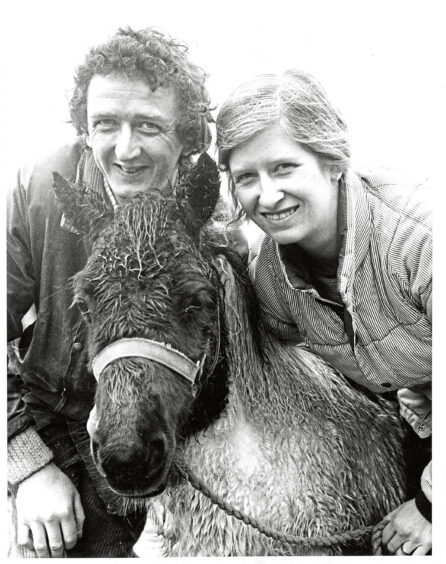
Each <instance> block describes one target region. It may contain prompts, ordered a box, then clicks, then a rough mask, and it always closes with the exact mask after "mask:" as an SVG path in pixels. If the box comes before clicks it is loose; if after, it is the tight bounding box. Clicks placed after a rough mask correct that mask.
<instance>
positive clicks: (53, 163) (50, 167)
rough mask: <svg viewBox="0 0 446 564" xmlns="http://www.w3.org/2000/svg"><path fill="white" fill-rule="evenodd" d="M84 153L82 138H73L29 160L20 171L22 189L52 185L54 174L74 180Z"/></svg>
mask: <svg viewBox="0 0 446 564" xmlns="http://www.w3.org/2000/svg"><path fill="white" fill-rule="evenodd" d="M82 151H83V147H82V142H81V140H80V138H79V137H73V138H71V139H68V140H65V141H64V142H63V143H61V144H59V145H57V146H55V147H53V148H50V149H46V150H45V151H44V152H41V153H40V155H38V156H34V157H33V158H31V159H28V160H27V161H26V162H25V163H24V165H23V166H22V167H21V169H20V182H21V185H22V187H23V188H25V189H37V190H38V189H39V188H40V187H42V186H47V185H48V182H51V183H52V178H53V172H58V173H59V174H61V175H62V176H64V177H65V178H69V179H74V178H75V175H76V170H77V165H78V163H79V159H80V157H81V154H82Z"/></svg>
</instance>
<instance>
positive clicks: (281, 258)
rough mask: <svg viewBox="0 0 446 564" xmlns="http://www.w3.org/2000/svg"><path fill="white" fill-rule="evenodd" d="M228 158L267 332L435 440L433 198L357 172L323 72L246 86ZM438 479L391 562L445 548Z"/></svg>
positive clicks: (222, 125) (384, 541)
mask: <svg viewBox="0 0 446 564" xmlns="http://www.w3.org/2000/svg"><path fill="white" fill-rule="evenodd" d="M217 147H218V150H219V161H220V165H221V167H222V168H223V170H226V171H227V172H228V177H229V186H230V191H231V194H232V196H233V198H234V201H235V203H236V205H237V206H238V209H239V217H243V216H246V217H247V218H249V219H250V220H252V221H253V222H254V223H256V224H257V225H258V227H260V228H261V230H262V231H263V232H264V234H263V237H262V238H261V240H259V241H258V242H257V243H256V244H255V245H254V247H253V248H252V249H251V257H250V272H251V276H252V279H253V282H254V285H255V288H256V292H257V294H258V297H259V299H260V303H261V306H262V311H263V314H264V320H265V322H266V325H267V327H268V328H269V330H271V331H272V332H273V333H275V334H276V335H277V336H279V337H281V338H284V339H287V340H294V341H295V342H304V343H305V344H306V346H308V347H309V348H310V349H311V350H313V351H314V352H315V353H317V354H319V355H320V356H321V357H323V358H324V359H325V360H326V361H327V362H329V363H331V364H332V365H333V366H335V367H336V368H337V369H338V370H339V371H340V372H342V373H343V374H345V375H346V376H347V377H348V378H350V379H352V380H354V381H355V382H357V383H359V384H360V385H363V386H365V387H367V388H368V389H370V390H372V391H374V392H389V391H393V390H398V397H399V400H400V404H401V413H402V415H403V416H404V417H405V418H406V419H407V420H408V422H409V423H410V424H411V425H412V427H413V428H414V430H415V431H416V432H417V434H418V435H419V436H421V437H422V438H425V437H428V436H430V434H431V376H432V370H431V350H432V340H431V314H432V299H431V289H432V284H431V282H432V274H431V272H432V269H431V261H432V243H431V223H430V205H429V191H428V189H427V188H426V187H424V186H422V185H414V184H410V183H407V182H405V181H402V180H401V179H398V178H397V177H395V176H394V175H390V174H389V173H388V172H387V173H384V174H383V173H379V172H363V173H358V172H356V171H354V170H352V168H351V165H350V146H349V141H348V136H347V128H346V124H345V122H344V120H343V119H342V117H341V115H340V114H339V113H338V111H337V110H336V109H335V108H334V107H333V106H332V104H331V103H330V101H329V100H328V98H327V96H326V94H325V92H324V90H323V88H322V87H321V85H320V84H319V83H318V82H317V80H315V79H314V78H313V77H312V76H311V75H309V74H307V73H303V72H297V71H288V72H286V73H285V74H284V75H283V76H275V75H263V76H259V77H256V78H254V79H253V80H251V81H249V82H247V83H245V84H243V85H241V86H240V87H239V88H238V89H237V90H236V91H235V92H233V94H232V95H231V96H230V98H229V99H228V100H227V101H226V102H225V103H224V104H223V106H222V108H221V110H220V112H219V115H218V118H217ZM431 492H432V486H431V469H430V464H429V465H428V467H426V468H425V470H424V472H423V474H422V478H421V485H420V490H419V492H418V493H417V495H416V497H415V499H412V500H410V501H407V502H406V503H404V504H403V505H401V506H400V507H398V508H397V509H395V510H394V511H393V512H392V513H390V514H389V515H387V516H386V517H385V518H384V520H383V523H382V526H383V527H384V528H382V532H381V528H380V527H377V528H376V530H375V533H374V535H373V545H374V550H375V552H376V553H377V554H382V553H383V552H384V553H389V554H396V555H400V554H412V555H423V554H428V553H429V552H430V550H431V548H432V525H431V523H430V520H431V516H430V513H431V504H430V502H431V495H432V494H431Z"/></svg>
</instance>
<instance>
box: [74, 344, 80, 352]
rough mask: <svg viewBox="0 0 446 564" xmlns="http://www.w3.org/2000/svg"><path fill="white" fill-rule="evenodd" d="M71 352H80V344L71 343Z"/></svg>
mask: <svg viewBox="0 0 446 564" xmlns="http://www.w3.org/2000/svg"><path fill="white" fill-rule="evenodd" d="M73 350H74V351H80V350H82V343H73Z"/></svg>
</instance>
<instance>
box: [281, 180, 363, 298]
mask: <svg viewBox="0 0 446 564" xmlns="http://www.w3.org/2000/svg"><path fill="white" fill-rule="evenodd" d="M341 182H343V183H344V187H343V190H344V193H345V197H344V199H345V204H344V205H345V208H346V210H345V212H344V214H343V215H344V217H345V220H344V222H342V225H341V226H340V229H341V231H340V232H339V233H338V235H339V236H340V237H341V239H342V243H341V248H340V253H339V266H338V274H337V276H338V280H339V292H340V294H341V297H342V300H343V301H344V303H345V304H346V305H347V307H348V308H350V307H351V306H352V305H353V299H352V289H353V281H354V276H355V272H356V270H357V269H358V267H359V266H360V265H361V263H362V262H363V260H364V258H365V256H366V254H367V252H368V247H369V240H370V212H369V206H368V201H367V195H366V191H365V188H364V185H363V181H362V179H361V178H360V177H359V176H358V174H356V173H355V172H353V171H351V170H349V171H347V172H346V173H345V174H344V175H343V177H342V179H341ZM341 215H342V214H341ZM274 246H275V253H276V259H277V260H278V262H279V265H280V268H281V271H282V273H283V275H284V276H285V277H286V279H287V281H288V283H291V285H292V286H293V287H294V288H295V289H300V290H310V291H311V289H312V286H311V284H310V283H309V278H308V275H306V269H305V265H302V267H301V268H299V267H298V266H296V265H292V264H291V263H290V261H289V259H287V256H286V254H287V253H286V249H285V248H280V247H279V245H278V244H277V243H275V244H274Z"/></svg>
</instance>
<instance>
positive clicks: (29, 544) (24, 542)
mask: <svg viewBox="0 0 446 564" xmlns="http://www.w3.org/2000/svg"><path fill="white" fill-rule="evenodd" d="M17 543H18V544H19V545H20V546H25V547H26V548H29V549H30V550H33V549H34V544H33V540H32V537H31V530H30V528H29V527H28V526H27V525H25V524H24V523H18V524H17Z"/></svg>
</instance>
